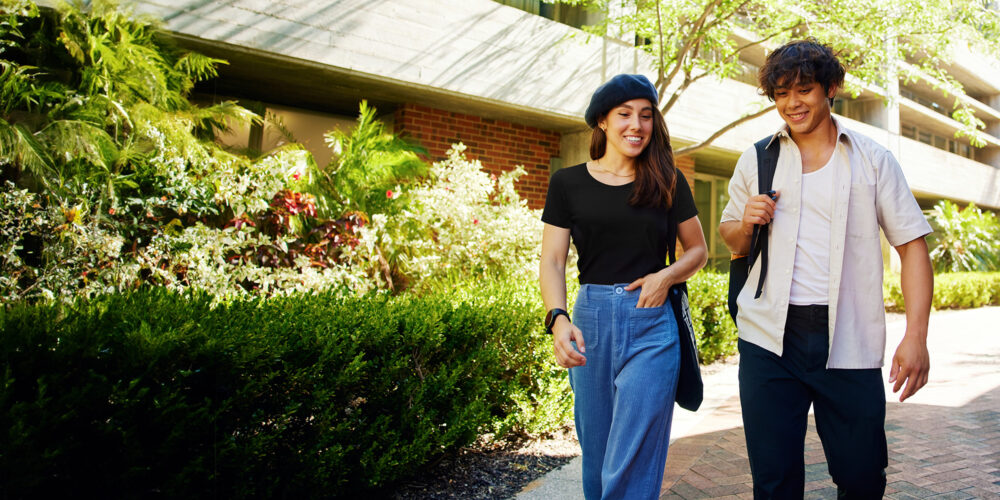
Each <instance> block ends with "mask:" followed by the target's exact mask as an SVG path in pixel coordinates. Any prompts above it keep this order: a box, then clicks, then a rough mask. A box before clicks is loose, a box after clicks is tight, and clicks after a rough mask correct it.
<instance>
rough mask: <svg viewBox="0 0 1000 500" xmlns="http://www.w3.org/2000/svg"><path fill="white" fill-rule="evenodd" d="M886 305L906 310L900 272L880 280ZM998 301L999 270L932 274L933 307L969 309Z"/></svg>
mask: <svg viewBox="0 0 1000 500" xmlns="http://www.w3.org/2000/svg"><path fill="white" fill-rule="evenodd" d="M883 296H884V299H885V309H886V310H887V311H893V312H905V311H906V305H905V303H904V302H903V289H902V287H901V286H900V279H899V275H887V276H886V277H885V281H884V282H883ZM989 305H1000V272H989V273H986V272H972V273H944V274H935V275H934V297H933V299H932V300H931V306H932V307H933V308H934V309H968V308H973V307H983V306H989Z"/></svg>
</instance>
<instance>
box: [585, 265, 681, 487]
mask: <svg viewBox="0 0 1000 500" xmlns="http://www.w3.org/2000/svg"><path fill="white" fill-rule="evenodd" d="M639 292H640V290H633V291H631V292H629V291H626V290H625V285H624V284H621V285H582V286H581V287H580V293H579V295H578V296H577V299H576V304H575V305H574V307H573V323H574V324H575V325H576V326H577V327H578V328H579V329H580V330H581V331H582V332H583V339H584V342H585V345H586V348H587V351H586V353H585V356H586V357H587V364H586V365H585V366H577V367H573V368H571V369H570V370H569V381H570V385H571V386H572V387H573V395H574V399H575V406H574V419H575V421H576V432H577V436H578V437H579V439H580V447H581V448H582V450H583V493H584V496H585V497H586V498H587V500H597V499H626V498H627V499H630V500H631V499H637V500H642V499H656V498H658V497H659V494H660V483H661V482H662V481H663V467H664V464H665V463H666V460H667V446H668V444H669V442H670V422H671V418H672V417H673V409H674V394H675V393H676V390H677V373H678V369H679V366H680V350H679V347H678V338H677V323H676V321H675V320H674V314H673V309H672V308H671V307H670V303H669V302H667V303H665V304H664V305H662V306H660V307H650V308H636V303H637V302H638V300H639Z"/></svg>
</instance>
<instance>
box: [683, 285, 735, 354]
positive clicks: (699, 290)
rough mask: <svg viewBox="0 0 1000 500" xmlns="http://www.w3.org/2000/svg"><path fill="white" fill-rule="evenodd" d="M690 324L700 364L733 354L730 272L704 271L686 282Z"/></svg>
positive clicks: (733, 328)
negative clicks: (696, 341)
mask: <svg viewBox="0 0 1000 500" xmlns="http://www.w3.org/2000/svg"><path fill="white" fill-rule="evenodd" d="M688 300H689V301H690V304H691V322H692V323H693V324H694V329H695V333H696V334H697V335H698V354H699V355H700V357H701V361H702V362H703V363H711V362H712V361H715V360H717V359H720V358H724V357H726V356H731V355H733V354H736V335H737V334H736V323H734V322H733V319H732V318H731V317H729V273H719V272H715V271H711V270H707V269H703V270H701V271H699V272H698V274H695V275H694V276H693V277H692V278H691V279H690V280H688Z"/></svg>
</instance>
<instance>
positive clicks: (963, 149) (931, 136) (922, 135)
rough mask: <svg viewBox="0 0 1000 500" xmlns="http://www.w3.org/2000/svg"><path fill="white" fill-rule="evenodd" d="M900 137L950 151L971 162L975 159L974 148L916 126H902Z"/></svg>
mask: <svg viewBox="0 0 1000 500" xmlns="http://www.w3.org/2000/svg"><path fill="white" fill-rule="evenodd" d="M899 135H901V136H903V137H906V138H908V139H914V140H917V141H920V142H922V143H924V144H929V145H931V146H934V147H936V148H938V149H942V150H944V151H948V152H949V153H953V154H956V155H958V156H963V157H965V158H968V159H970V160H974V159H975V149H974V148H973V147H972V146H969V145H968V144H965V143H963V142H961V141H959V140H956V139H954V138H950V137H945V136H942V135H937V134H935V133H932V132H928V131H926V130H920V129H918V128H917V127H916V125H905V124H903V125H900V127H899Z"/></svg>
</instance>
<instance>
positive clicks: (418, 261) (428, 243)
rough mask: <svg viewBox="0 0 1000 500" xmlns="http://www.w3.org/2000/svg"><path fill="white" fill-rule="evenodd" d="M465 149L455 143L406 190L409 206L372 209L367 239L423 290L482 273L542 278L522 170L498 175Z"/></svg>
mask: <svg viewBox="0 0 1000 500" xmlns="http://www.w3.org/2000/svg"><path fill="white" fill-rule="evenodd" d="M464 151H465V146H464V145H461V144H458V145H455V146H453V147H452V149H451V151H449V153H448V158H447V159H446V160H444V161H440V162H437V163H434V164H433V165H432V166H431V168H430V172H429V173H428V176H427V178H426V179H425V180H424V181H422V182H419V183H414V184H412V185H410V186H409V187H407V188H405V189H403V192H402V196H406V197H407V199H408V200H409V201H408V204H409V207H408V208H406V209H403V210H402V211H401V212H400V213H399V216H397V217H390V216H388V215H381V214H376V215H374V216H373V217H372V224H371V227H370V228H366V229H365V230H363V233H364V234H365V235H366V238H364V240H366V241H368V242H369V243H371V244H374V245H377V246H378V248H380V252H381V254H383V255H385V256H386V259H387V260H388V262H389V263H390V265H392V266H393V267H394V268H398V274H399V275H400V276H401V279H402V280H405V281H406V282H408V284H409V286H411V287H413V288H415V289H418V290H419V289H423V288H427V287H432V286H433V285H434V283H436V282H446V283H448V282H455V281H463V280H470V279H472V280H475V279H484V278H497V279H507V280H523V281H528V282H531V283H535V282H537V279H538V274H537V273H538V255H539V253H540V252H541V237H542V223H541V216H540V214H539V213H538V211H537V210H532V209H530V208H528V206H527V202H526V201H525V200H523V199H521V197H520V196H519V195H518V194H517V192H516V191H515V190H514V183H515V182H516V181H517V179H518V178H519V177H520V176H521V175H523V174H524V170H523V169H521V168H517V169H515V170H512V171H509V172H505V173H503V174H501V175H500V176H499V177H498V176H496V175H494V174H490V173H488V172H485V171H484V170H483V168H482V164H480V163H479V161H478V160H469V159H467V158H466V157H465V154H464ZM571 264H572V263H571Z"/></svg>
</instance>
